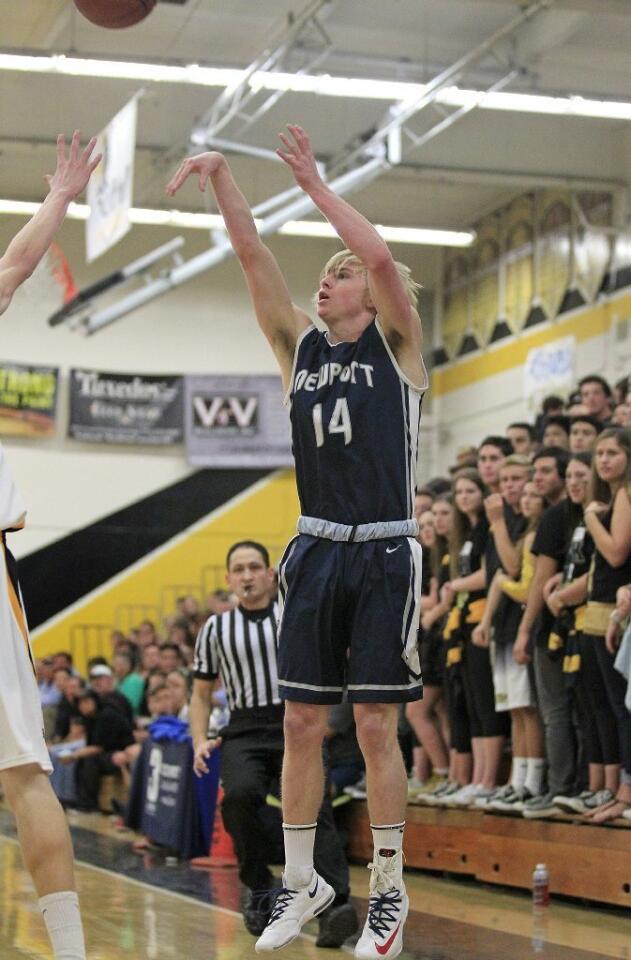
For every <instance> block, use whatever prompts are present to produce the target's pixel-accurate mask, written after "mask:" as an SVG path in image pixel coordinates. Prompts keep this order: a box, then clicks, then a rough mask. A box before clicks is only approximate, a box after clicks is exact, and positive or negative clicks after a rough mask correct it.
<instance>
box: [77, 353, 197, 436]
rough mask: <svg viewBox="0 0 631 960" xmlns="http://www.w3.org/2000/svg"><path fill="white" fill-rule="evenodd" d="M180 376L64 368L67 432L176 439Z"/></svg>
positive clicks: (179, 417) (179, 427)
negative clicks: (67, 380) (67, 385)
mask: <svg viewBox="0 0 631 960" xmlns="http://www.w3.org/2000/svg"><path fill="white" fill-rule="evenodd" d="M182 395H183V388H182V377H173V376H158V375H156V374H152V375H147V374H138V373H104V372H103V371H98V370H71V371H70V422H69V424H68V436H69V437H72V439H73V440H86V441H88V442H90V443H139V444H152V445H154V444H155V445H157V444H170V443H181V442H182V436H183V428H182V416H183V411H182Z"/></svg>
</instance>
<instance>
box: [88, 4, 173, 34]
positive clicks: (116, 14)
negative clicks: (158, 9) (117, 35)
mask: <svg viewBox="0 0 631 960" xmlns="http://www.w3.org/2000/svg"><path fill="white" fill-rule="evenodd" d="M74 2H75V7H76V8H77V10H78V11H79V13H82V14H83V16H84V17H85V18H86V19H87V20H89V21H90V23H96V24H97V26H99V27H109V28H110V29H111V30H117V29H120V28H121V27H131V26H133V25H134V24H135V23H140V21H141V20H144V19H145V17H146V16H148V14H150V13H151V11H152V10H153V8H154V7H155V5H156V0H74Z"/></svg>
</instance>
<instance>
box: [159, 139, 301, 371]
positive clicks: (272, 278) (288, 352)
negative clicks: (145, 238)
mask: <svg viewBox="0 0 631 960" xmlns="http://www.w3.org/2000/svg"><path fill="white" fill-rule="evenodd" d="M190 176H197V177H198V182H199V189H200V190H202V191H203V190H205V188H206V184H207V183H208V181H209V180H210V184H211V186H212V189H213V193H214V194H215V198H216V200H217V205H218V207H219V210H220V211H221V214H222V216H223V218H224V222H225V225H226V230H227V231H228V236H229V237H230V242H231V244H232V246H233V249H234V252H235V254H236V255H237V257H238V259H239V262H240V264H241V267H242V268H243V272H244V274H245V278H246V281H247V284H248V288H249V290H250V296H251V298H252V302H253V304H254V309H255V311H256V316H257V320H258V322H259V324H260V327H261V329H262V331H263V333H264V334H265V336H266V337H267V339H268V340H269V342H270V345H271V347H272V349H273V351H274V354H275V356H276V359H277V360H278V363H279V365H280V368H281V373H282V375H283V381H284V383H285V387H288V386H289V381H290V379H291V369H292V364H293V359H294V351H295V347H296V340H297V339H298V337H299V336H300V334H301V333H302V331H303V330H305V329H306V328H307V327H308V326H309V325H310V323H311V321H310V319H309V317H308V316H307V314H306V313H303V311H302V310H300V309H299V308H298V307H296V306H295V305H294V304H292V302H291V297H290V295H289V291H288V289H287V284H286V283H285V279H284V277H283V275H282V273H281V271H280V267H279V266H278V263H277V262H276V258H275V257H274V256H273V254H272V253H271V252H270V250H268V248H267V247H266V246H265V244H264V243H263V242H262V241H261V238H260V237H259V235H258V233H257V230H256V225H255V223H254V218H253V216H252V212H251V210H250V208H249V206H248V203H247V201H246V199H245V197H244V196H243V194H242V193H241V191H240V190H239V188H238V186H237V184H236V183H235V181H234V178H233V176H232V172H231V170H230V167H229V166H228V162H227V160H226V158H225V157H224V156H223V155H222V154H221V153H217V152H214V151H213V152H210V153H202V154H199V155H198V156H196V157H189V158H188V159H186V160H183V161H182V163H181V164H180V166H179V168H178V170H177V171H176V173H175V174H174V175H173V177H172V178H171V180H170V181H169V183H168V184H167V187H166V192H167V194H168V196H170V197H172V196H174V194H175V193H176V192H177V191H178V190H179V188H180V187H181V186H182V184H183V183H184V181H185V180H186V179H187V178H188V177H190Z"/></svg>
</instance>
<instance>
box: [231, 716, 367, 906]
mask: <svg viewBox="0 0 631 960" xmlns="http://www.w3.org/2000/svg"><path fill="white" fill-rule="evenodd" d="M222 737H223V740H222V744H221V780H222V785H223V790H224V797H223V803H222V807H221V812H222V815H223V821H224V825H225V827H226V830H227V831H228V833H229V834H230V836H231V837H232V842H233V843H234V848H235V852H236V854H237V860H238V861H239V878H240V880H241V882H242V883H243V884H244V885H245V886H246V887H249V888H250V890H263V889H267V888H269V887H271V886H272V884H273V876H272V873H271V871H270V869H269V866H268V864H269V863H270V862H273V860H274V857H275V844H274V840H273V838H272V837H271V836H270V833H269V830H268V829H267V828H266V827H265V824H264V822H263V819H262V817H261V812H262V810H263V809H264V807H265V798H266V797H267V794H268V793H269V788H270V784H272V783H273V781H274V780H278V781H280V775H281V769H282V764H283V752H284V740H283V728H282V725H281V724H274V725H273V726H271V725H270V726H260V727H258V729H252V728H250V729H246V730H239V727H238V726H237V725H235V729H234V731H231V729H230V727H227V728H226V729H225V730H223V731H222ZM314 864H315V868H316V870H317V871H318V873H319V874H320V875H321V876H322V877H324V879H325V880H326V881H327V883H330V884H331V886H332V887H333V889H334V890H335V893H336V900H337V902H339V903H342V902H344V901H345V900H346V899H348V895H349V891H350V883H349V873H348V861H347V859H346V855H345V853H344V849H343V847H342V843H341V840H340V837H339V835H338V832H337V829H336V827H335V821H334V818H333V809H332V807H331V801H330V799H329V797H328V795H327V796H325V797H324V800H323V804H322V807H321V808H320V813H319V815H318V828H317V830H316V839H315V848H314Z"/></svg>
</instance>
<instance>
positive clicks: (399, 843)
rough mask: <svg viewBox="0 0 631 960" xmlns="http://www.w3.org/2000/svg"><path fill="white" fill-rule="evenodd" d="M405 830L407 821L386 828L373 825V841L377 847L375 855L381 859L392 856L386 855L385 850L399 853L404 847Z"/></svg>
mask: <svg viewBox="0 0 631 960" xmlns="http://www.w3.org/2000/svg"><path fill="white" fill-rule="evenodd" d="M404 828H405V820H404V821H403V823H391V824H388V825H386V826H381V825H376V824H373V823H371V824H370V829H371V830H372V839H373V843H374V845H375V853H376V854H378V855H379V856H380V857H383V856H386V857H389V856H392V853H384V852H383V851H384V850H388V851H390V850H392V851H393V853H398V852H399V850H401V848H402V847H403V830H404Z"/></svg>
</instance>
